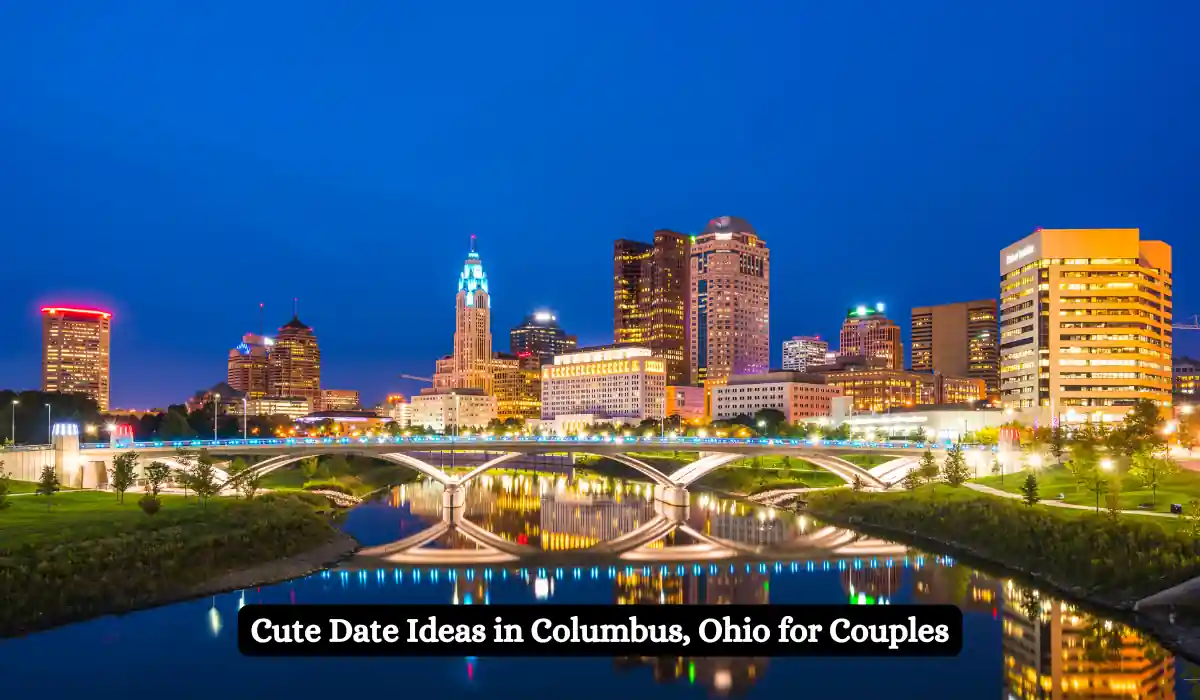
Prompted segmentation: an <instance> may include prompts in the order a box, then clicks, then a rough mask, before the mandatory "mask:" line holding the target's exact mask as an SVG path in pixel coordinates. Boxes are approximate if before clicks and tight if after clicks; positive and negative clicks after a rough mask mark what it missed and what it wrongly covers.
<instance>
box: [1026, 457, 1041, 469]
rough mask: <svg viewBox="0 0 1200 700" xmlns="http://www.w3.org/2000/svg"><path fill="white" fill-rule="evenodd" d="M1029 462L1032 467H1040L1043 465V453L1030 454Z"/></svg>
mask: <svg viewBox="0 0 1200 700" xmlns="http://www.w3.org/2000/svg"><path fill="white" fill-rule="evenodd" d="M1028 462H1029V468H1030V469H1038V468H1040V467H1041V466H1042V456H1041V455H1029V460H1028Z"/></svg>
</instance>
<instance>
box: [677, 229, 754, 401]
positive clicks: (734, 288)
mask: <svg viewBox="0 0 1200 700" xmlns="http://www.w3.org/2000/svg"><path fill="white" fill-rule="evenodd" d="M690 259H691V263H690V266H689V269H690V279H689V282H688V285H689V297H690V300H689V309H688V311H689V320H688V326H689V345H688V347H689V350H690V354H691V369H692V378H693V381H695V382H705V383H707V382H709V381H710V380H717V381H718V383H719V382H720V381H724V380H725V378H727V377H728V376H729V375H731V374H760V373H762V372H766V371H767V369H768V366H769V364H770V359H771V345H770V328H769V322H770V304H771V298H770V280H771V276H770V251H769V250H768V249H767V244H766V243H765V242H764V241H763V240H762V239H761V238H759V237H758V234H757V233H756V232H755V230H754V227H753V226H751V225H750V223H749V222H747V221H746V220H745V219H742V218H739V217H736V216H719V217H717V218H715V219H713V220H712V221H710V222H708V226H707V227H705V229H704V231H703V232H702V233H701V234H700V235H698V236H696V237H695V239H694V240H693V241H692V245H691V251H690Z"/></svg>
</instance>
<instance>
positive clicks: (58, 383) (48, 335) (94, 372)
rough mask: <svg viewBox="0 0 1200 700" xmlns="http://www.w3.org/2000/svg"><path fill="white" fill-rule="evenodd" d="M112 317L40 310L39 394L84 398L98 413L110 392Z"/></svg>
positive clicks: (106, 404)
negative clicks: (92, 403)
mask: <svg viewBox="0 0 1200 700" xmlns="http://www.w3.org/2000/svg"><path fill="white" fill-rule="evenodd" d="M111 340H112V313H110V312H108V311H100V310H97V309H76V308H71V307H65V306H47V307H44V308H43V309H42V391H56V392H60V393H63V394H84V395H86V396H88V397H90V398H92V399H93V400H95V401H96V404H97V405H98V406H99V407H100V410H101V411H107V410H108V407H109V394H110V391H111V364H110V363H111V357H110V346H111Z"/></svg>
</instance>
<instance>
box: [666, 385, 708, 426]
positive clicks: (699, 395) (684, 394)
mask: <svg viewBox="0 0 1200 700" xmlns="http://www.w3.org/2000/svg"><path fill="white" fill-rule="evenodd" d="M667 416H668V417H671V416H678V417H679V419H680V420H682V421H683V422H685V423H699V422H701V421H703V420H704V419H705V418H706V417H707V416H706V414H705V413H704V387H699V386H668V387H667Z"/></svg>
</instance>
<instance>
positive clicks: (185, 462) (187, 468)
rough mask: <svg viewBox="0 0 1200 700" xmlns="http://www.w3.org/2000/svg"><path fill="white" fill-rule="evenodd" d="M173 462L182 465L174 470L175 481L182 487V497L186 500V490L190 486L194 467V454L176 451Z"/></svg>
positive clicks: (186, 451)
mask: <svg viewBox="0 0 1200 700" xmlns="http://www.w3.org/2000/svg"><path fill="white" fill-rule="evenodd" d="M175 461H176V462H179V464H180V465H182V467H181V468H179V469H176V470H175V481H178V482H179V485H180V486H182V487H183V497H184V498H187V495H188V488H189V487H191V485H192V470H193V469H194V468H195V466H196V453H195V452H189V451H188V450H176V451H175Z"/></svg>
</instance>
